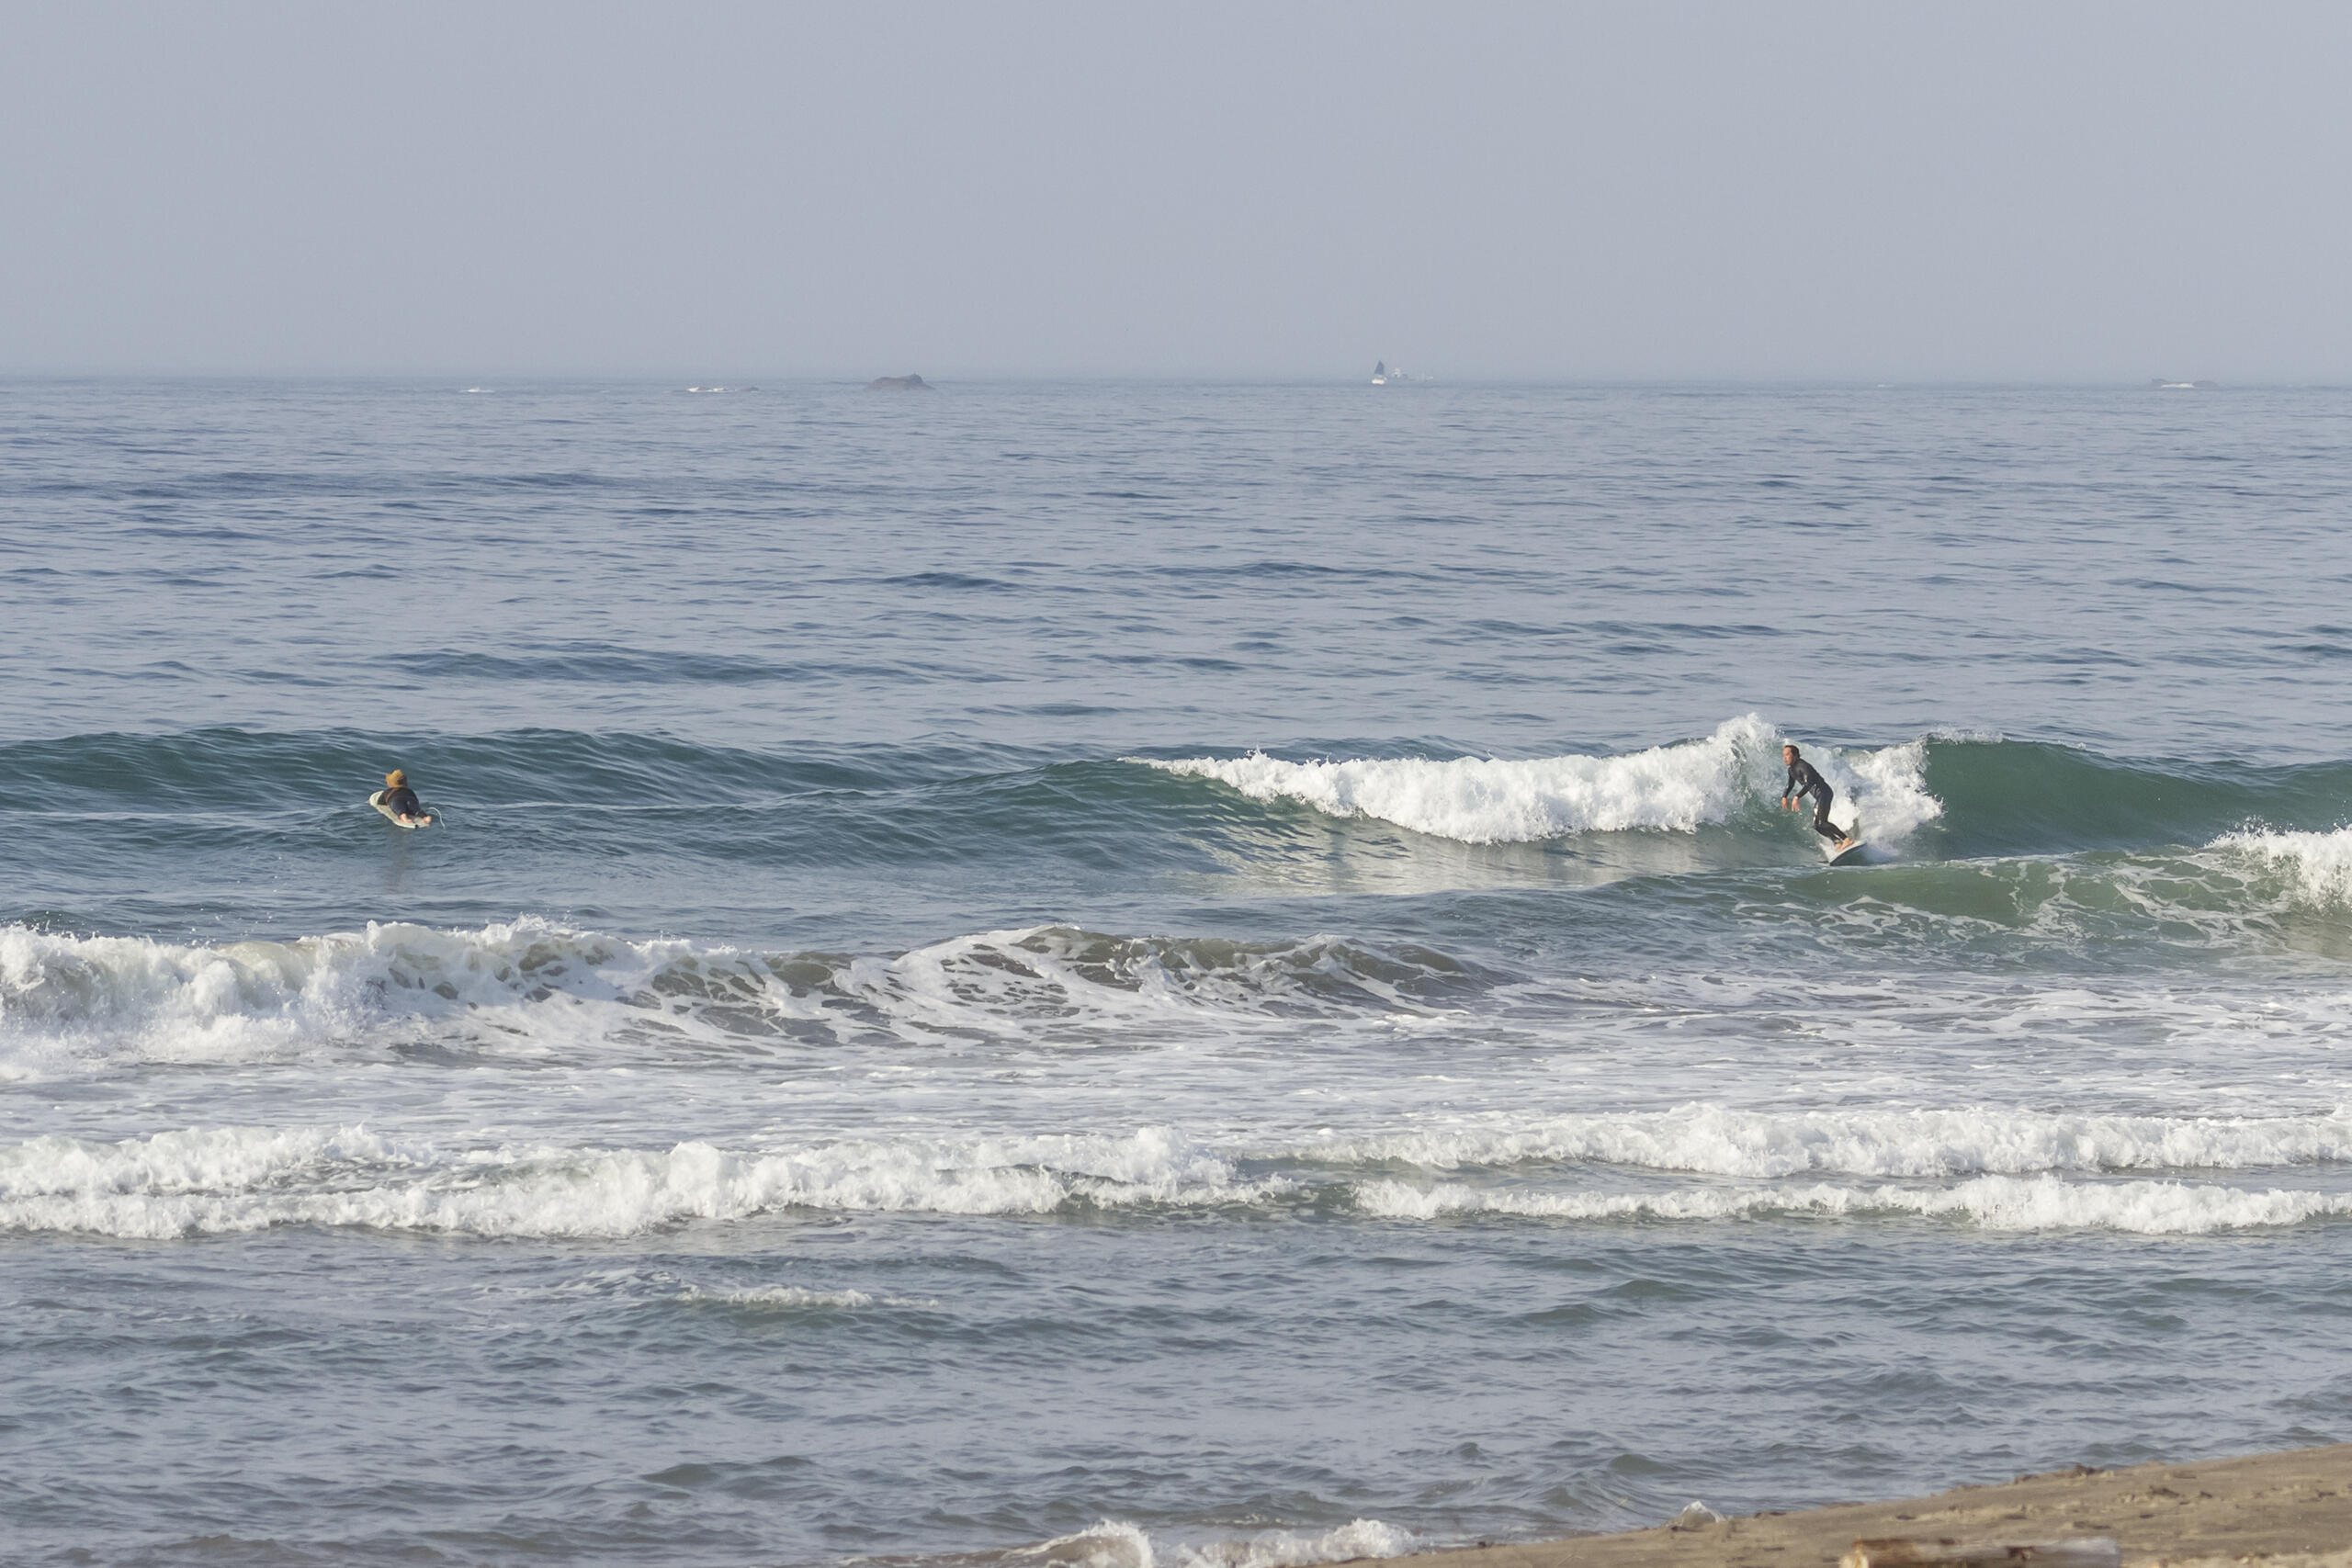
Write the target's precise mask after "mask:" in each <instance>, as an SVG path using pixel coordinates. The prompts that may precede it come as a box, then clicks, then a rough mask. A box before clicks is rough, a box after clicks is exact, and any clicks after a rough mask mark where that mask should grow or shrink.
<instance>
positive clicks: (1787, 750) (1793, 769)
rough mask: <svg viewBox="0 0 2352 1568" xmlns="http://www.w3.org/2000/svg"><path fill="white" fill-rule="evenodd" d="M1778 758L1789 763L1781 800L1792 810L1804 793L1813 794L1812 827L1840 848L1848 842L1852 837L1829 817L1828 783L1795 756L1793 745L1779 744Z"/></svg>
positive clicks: (1831, 795) (1830, 793)
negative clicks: (1779, 752)
mask: <svg viewBox="0 0 2352 1568" xmlns="http://www.w3.org/2000/svg"><path fill="white" fill-rule="evenodd" d="M1781 761H1783V762H1786V763H1787V764H1788V765H1789V782H1788V787H1787V788H1785V789H1783V790H1781V805H1782V806H1785V807H1788V808H1789V809H1790V810H1791V811H1794V810H1796V809H1797V808H1798V805H1799V803H1801V802H1802V801H1803V800H1804V797H1805V796H1806V795H1811V796H1813V830H1814V831H1815V832H1816V833H1818V834H1820V835H1821V836H1822V837H1823V838H1825V839H1827V840H1830V841H1831V842H1833V843H1835V844H1836V845H1837V846H1838V848H1839V849H1841V850H1842V849H1844V848H1845V847H1846V846H1847V845H1848V844H1850V843H1852V842H1853V841H1854V840H1851V839H1850V838H1848V837H1847V836H1846V833H1845V830H1844V829H1840V828H1838V827H1837V826H1836V825H1835V824H1833V823H1832V822H1831V821H1830V820H1829V802H1830V800H1831V798H1832V797H1833V796H1834V795H1836V793H1837V792H1836V791H1834V790H1832V789H1831V788H1830V787H1829V781H1828V780H1827V779H1825V778H1823V777H1822V776H1821V774H1820V773H1817V772H1815V769H1814V766H1813V764H1812V763H1811V762H1808V761H1805V760H1804V758H1803V757H1801V756H1799V755H1798V754H1797V749H1796V748H1795V747H1794V746H1783V747H1781Z"/></svg>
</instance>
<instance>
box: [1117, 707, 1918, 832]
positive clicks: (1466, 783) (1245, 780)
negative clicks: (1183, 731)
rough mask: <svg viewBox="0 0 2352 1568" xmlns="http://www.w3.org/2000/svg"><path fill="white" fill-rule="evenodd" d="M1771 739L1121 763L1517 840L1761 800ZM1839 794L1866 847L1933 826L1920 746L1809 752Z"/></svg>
mask: <svg viewBox="0 0 2352 1568" xmlns="http://www.w3.org/2000/svg"><path fill="white" fill-rule="evenodd" d="M1780 746H1781V734H1780V732H1779V730H1777V729H1776V728H1773V727H1772V726H1771V725H1770V724H1768V723H1766V722H1765V720H1764V719H1763V718H1761V717H1760V716H1758V715H1755V714H1749V715H1747V716H1746V717H1744V718H1735V719H1730V720H1727V721H1726V722H1724V724H1722V725H1719V726H1717V727H1716V728H1715V731H1714V733H1713V734H1712V735H1710V736H1708V737H1707V738H1706V739H1702V740H1689V741H1683V742H1680V743H1679V744H1676V745H1671V746H1654V747H1652V748H1650V749H1649V750H1645V751H1634V752H1628V753H1626V754H1623V755H1622V756H1613V757H1581V756H1567V757H1544V758H1536V759H1532V760H1527V761H1510V760H1506V759H1501V758H1479V757H1458V758H1454V759H1453V760H1451V761H1436V760H1433V759H1430V758H1419V757H1407V758H1397V759H1379V758H1358V759H1353V760H1350V761H1317V762H1291V761H1283V760H1281V759H1280V758H1275V757H1269V756H1267V755H1266V754H1264V753H1263V752H1251V753H1250V755H1248V756H1246V757H1234V758H1220V757H1189V758H1181V759H1177V760H1173V761H1169V760H1155V759H1150V758H1131V759H1128V760H1129V761H1140V762H1143V763H1145V764H1146V765H1148V766H1150V767H1154V768H1159V769H1160V770H1162V771H1164V772H1167V773H1176V774H1180V775H1183V776H1188V777H1193V778H1205V779H1212V780H1215V781H1216V782H1217V783H1219V784H1225V785H1227V786H1228V787H1230V788H1233V789H1237V790H1239V791H1240V792H1241V793H1242V794H1244V795H1249V796H1250V798H1252V799H1254V800H1261V801H1269V802H1272V801H1281V800H1294V801H1297V802H1300V803H1302V804H1304V805H1306V806H1310V807H1314V808H1315V809H1317V810H1318V811H1321V812H1324V813H1326V814H1327V815H1329V816H1333V817H1370V818H1379V819H1381V820H1383V821H1386V822H1393V823H1395V824H1397V826H1398V827H1401V828H1408V829H1412V830H1413V831H1415V832H1419V833H1427V834H1429V835H1430V836H1431V837H1434V838H1443V839H1453V840H1459V841H1461V842H1463V843H1470V844H1497V843H1524V842H1531V841H1534V840H1543V839H1555V838H1560V837H1564V836H1566V835H1568V834H1572V833H1588V832H1624V831H1629V830H1633V829H1654V830H1662V831H1668V832H1679V833H1688V832H1693V831H1695V830H1697V829H1700V828H1702V827H1704V826H1708V825H1710V824H1714V823H1721V822H1727V821H1729V820H1731V819H1732V818H1734V817H1736V816H1737V815H1738V814H1740V813H1741V812H1742V811H1743V810H1749V809H1754V808H1756V807H1760V806H1762V805H1764V804H1765V803H1766V802H1768V801H1770V800H1771V799H1773V798H1774V797H1775V796H1776V795H1777V792H1778V786H1779V785H1780V784H1781V782H1782V779H1783V775H1782V773H1781V765H1780V760H1779V752H1780ZM1809 755H1810V756H1811V760H1812V761H1814V763H1815V766H1816V767H1818V768H1820V770H1821V772H1822V773H1823V775H1824V776H1825V777H1826V778H1827V779H1828V781H1829V783H1830V784H1831V786H1832V787H1833V788H1835V789H1836V790H1837V792H1838V798H1839V807H1838V813H1837V815H1838V817H1839V818H1845V819H1850V816H1851V813H1853V812H1854V811H1857V810H1858V811H1859V812H1860V815H1861V818H1862V821H1863V823H1864V827H1865V830H1866V831H1867V832H1869V833H1870V834H1871V837H1872V838H1874V839H1878V840H1900V839H1902V838H1904V837H1905V836H1907V835H1909V834H1910V833H1911V832H1913V831H1915V830H1916V829H1918V828H1919V827H1921V826H1922V825H1924V824H1925V823H1927V822H1928V821H1931V820H1933V819H1934V818H1936V817H1938V816H1939V815H1940V814H1941V812H1942V806H1941V804H1940V803H1939V801H1937V799H1936V798H1935V796H1933V795H1929V794H1928V789H1927V784H1926V777H1925V770H1926V763H1927V751H1926V747H1925V746H1924V744H1922V743H1921V742H1918V741H1912V742H1909V743H1907V744H1905V745H1901V746H1893V747H1888V748H1886V749H1884V750H1878V751H1858V752H1841V751H1835V750H1830V749H1827V748H1821V749H1817V750H1815V751H1814V752H1812V753H1810V754H1809Z"/></svg>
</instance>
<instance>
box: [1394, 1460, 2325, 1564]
mask: <svg viewBox="0 0 2352 1568" xmlns="http://www.w3.org/2000/svg"><path fill="white" fill-rule="evenodd" d="M2086 1536H2106V1537H2110V1538H2112V1539H2113V1540H2114V1541H2115V1542H2116V1544H2117V1546H2118V1547H2119V1548H2120V1551H2121V1553H2122V1562H2123V1563H2124V1564H2125V1565H2126V1568H2154V1565H2156V1564H2163V1565H2165V1568H2188V1565H2189V1564H2200V1565H2202V1564H2221V1563H2235V1562H2244V1561H2248V1560H2255V1559H2260V1560H2264V1561H2267V1562H2269V1563H2271V1564H2273V1565H2274V1568H2352V1443H2333V1444H2327V1445H2324V1446H2321V1447H2316V1448H2307V1449H2284V1450H2272V1451H2269V1452H2266V1453H2256V1454H2245V1455H2241V1456H2239V1457H2237V1458H2233V1459H2215V1460H2204V1461H2197V1462H2193V1463H2188V1464H2165V1463H2157V1464H2142V1465H2134V1466H2131V1468H2129V1469H2122V1470H2093V1469H2090V1468H2088V1467H2086V1466H2082V1465H2077V1466H2075V1467H2074V1468H2073V1469H2071V1470H2062V1471H2053V1472H2048V1473H2045V1474H2041V1475H2021V1476H2019V1477H2018V1478H2017V1479H2016V1480H2015V1481H2007V1482H2000V1483H1994V1484H1991V1485H1984V1486H1955V1487H1953V1488H1952V1489H1951V1491H1948V1492H1940V1493H1938V1494H1936V1495H1932V1496H1926V1497H1902V1498H1895V1499H1894V1500H1892V1501H1888V1502H1883V1503H1841V1504H1837V1505H1834V1506H1829V1507H1826V1508H1809V1509H1806V1510H1804V1512H1802V1513H1775V1512H1767V1513H1761V1514H1750V1515H1747V1516H1746V1517H1738V1518H1719V1519H1714V1520H1712V1521H1709V1522H1704V1523H1695V1524H1688V1525H1686V1524H1680V1523H1673V1524H1665V1525H1657V1526H1653V1527H1651V1528H1650V1529H1640V1530H1627V1531H1623V1532H1621V1533H1619V1534H1614V1535H1589V1536H1571V1537H1568V1538H1566V1539H1563V1540H1543V1541H1529V1542H1525V1543H1522V1544H1520V1545H1510V1546H1472V1547H1456V1548H1453V1549H1450V1550H1447V1551H1427V1552H1416V1553H1413V1554H1412V1555H1409V1556H1406V1557H1397V1558H1391V1559H1388V1562H1392V1563H1397V1564H1413V1565H1415V1568H1423V1565H1426V1568H1819V1565H1822V1564H1827V1563H1834V1562H1838V1559H1839V1558H1840V1557H1842V1556H1843V1555H1844V1554H1845V1553H1846V1552H1847V1551H1849V1549H1850V1548H1852V1546H1853V1545H1854V1543H1855V1542H1856V1541H1857V1540H1883V1539H1885V1538H1889V1537H1905V1538H1910V1539H1913V1540H1921V1541H1927V1542H1934V1541H1938V1540H1957V1541H1965V1542H2048V1541H2054V1540H2068V1539H2075V1538H2081V1537H2086Z"/></svg>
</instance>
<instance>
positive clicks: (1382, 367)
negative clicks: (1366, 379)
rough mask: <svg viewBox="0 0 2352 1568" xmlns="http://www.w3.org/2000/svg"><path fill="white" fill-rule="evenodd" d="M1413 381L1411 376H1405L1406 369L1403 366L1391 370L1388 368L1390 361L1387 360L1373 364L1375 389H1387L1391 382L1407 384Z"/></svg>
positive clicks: (1376, 361) (1375, 361)
mask: <svg viewBox="0 0 2352 1568" xmlns="http://www.w3.org/2000/svg"><path fill="white" fill-rule="evenodd" d="M1411 379H1412V378H1411V377H1410V376H1408V375H1406V374H1405V367H1403V366H1401V365H1399V366H1398V367H1397V368H1396V369H1394V370H1391V369H1390V368H1389V367H1388V361H1386V360H1385V359H1380V360H1374V362H1373V367H1372V384H1373V385H1374V386H1375V387H1385V386H1387V385H1389V384H1390V383H1391V382H1405V381H1409V380H1411Z"/></svg>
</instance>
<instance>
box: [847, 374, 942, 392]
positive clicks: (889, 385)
mask: <svg viewBox="0 0 2352 1568" xmlns="http://www.w3.org/2000/svg"><path fill="white" fill-rule="evenodd" d="M865 389H866V390H867V391H869V392H930V391H936V390H937V389H936V388H934V387H933V385H932V384H931V383H930V382H928V381H926V380H924V379H923V378H922V377H920V376H876V378H874V379H873V380H871V381H868V382H867V383H866V384H865Z"/></svg>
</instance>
